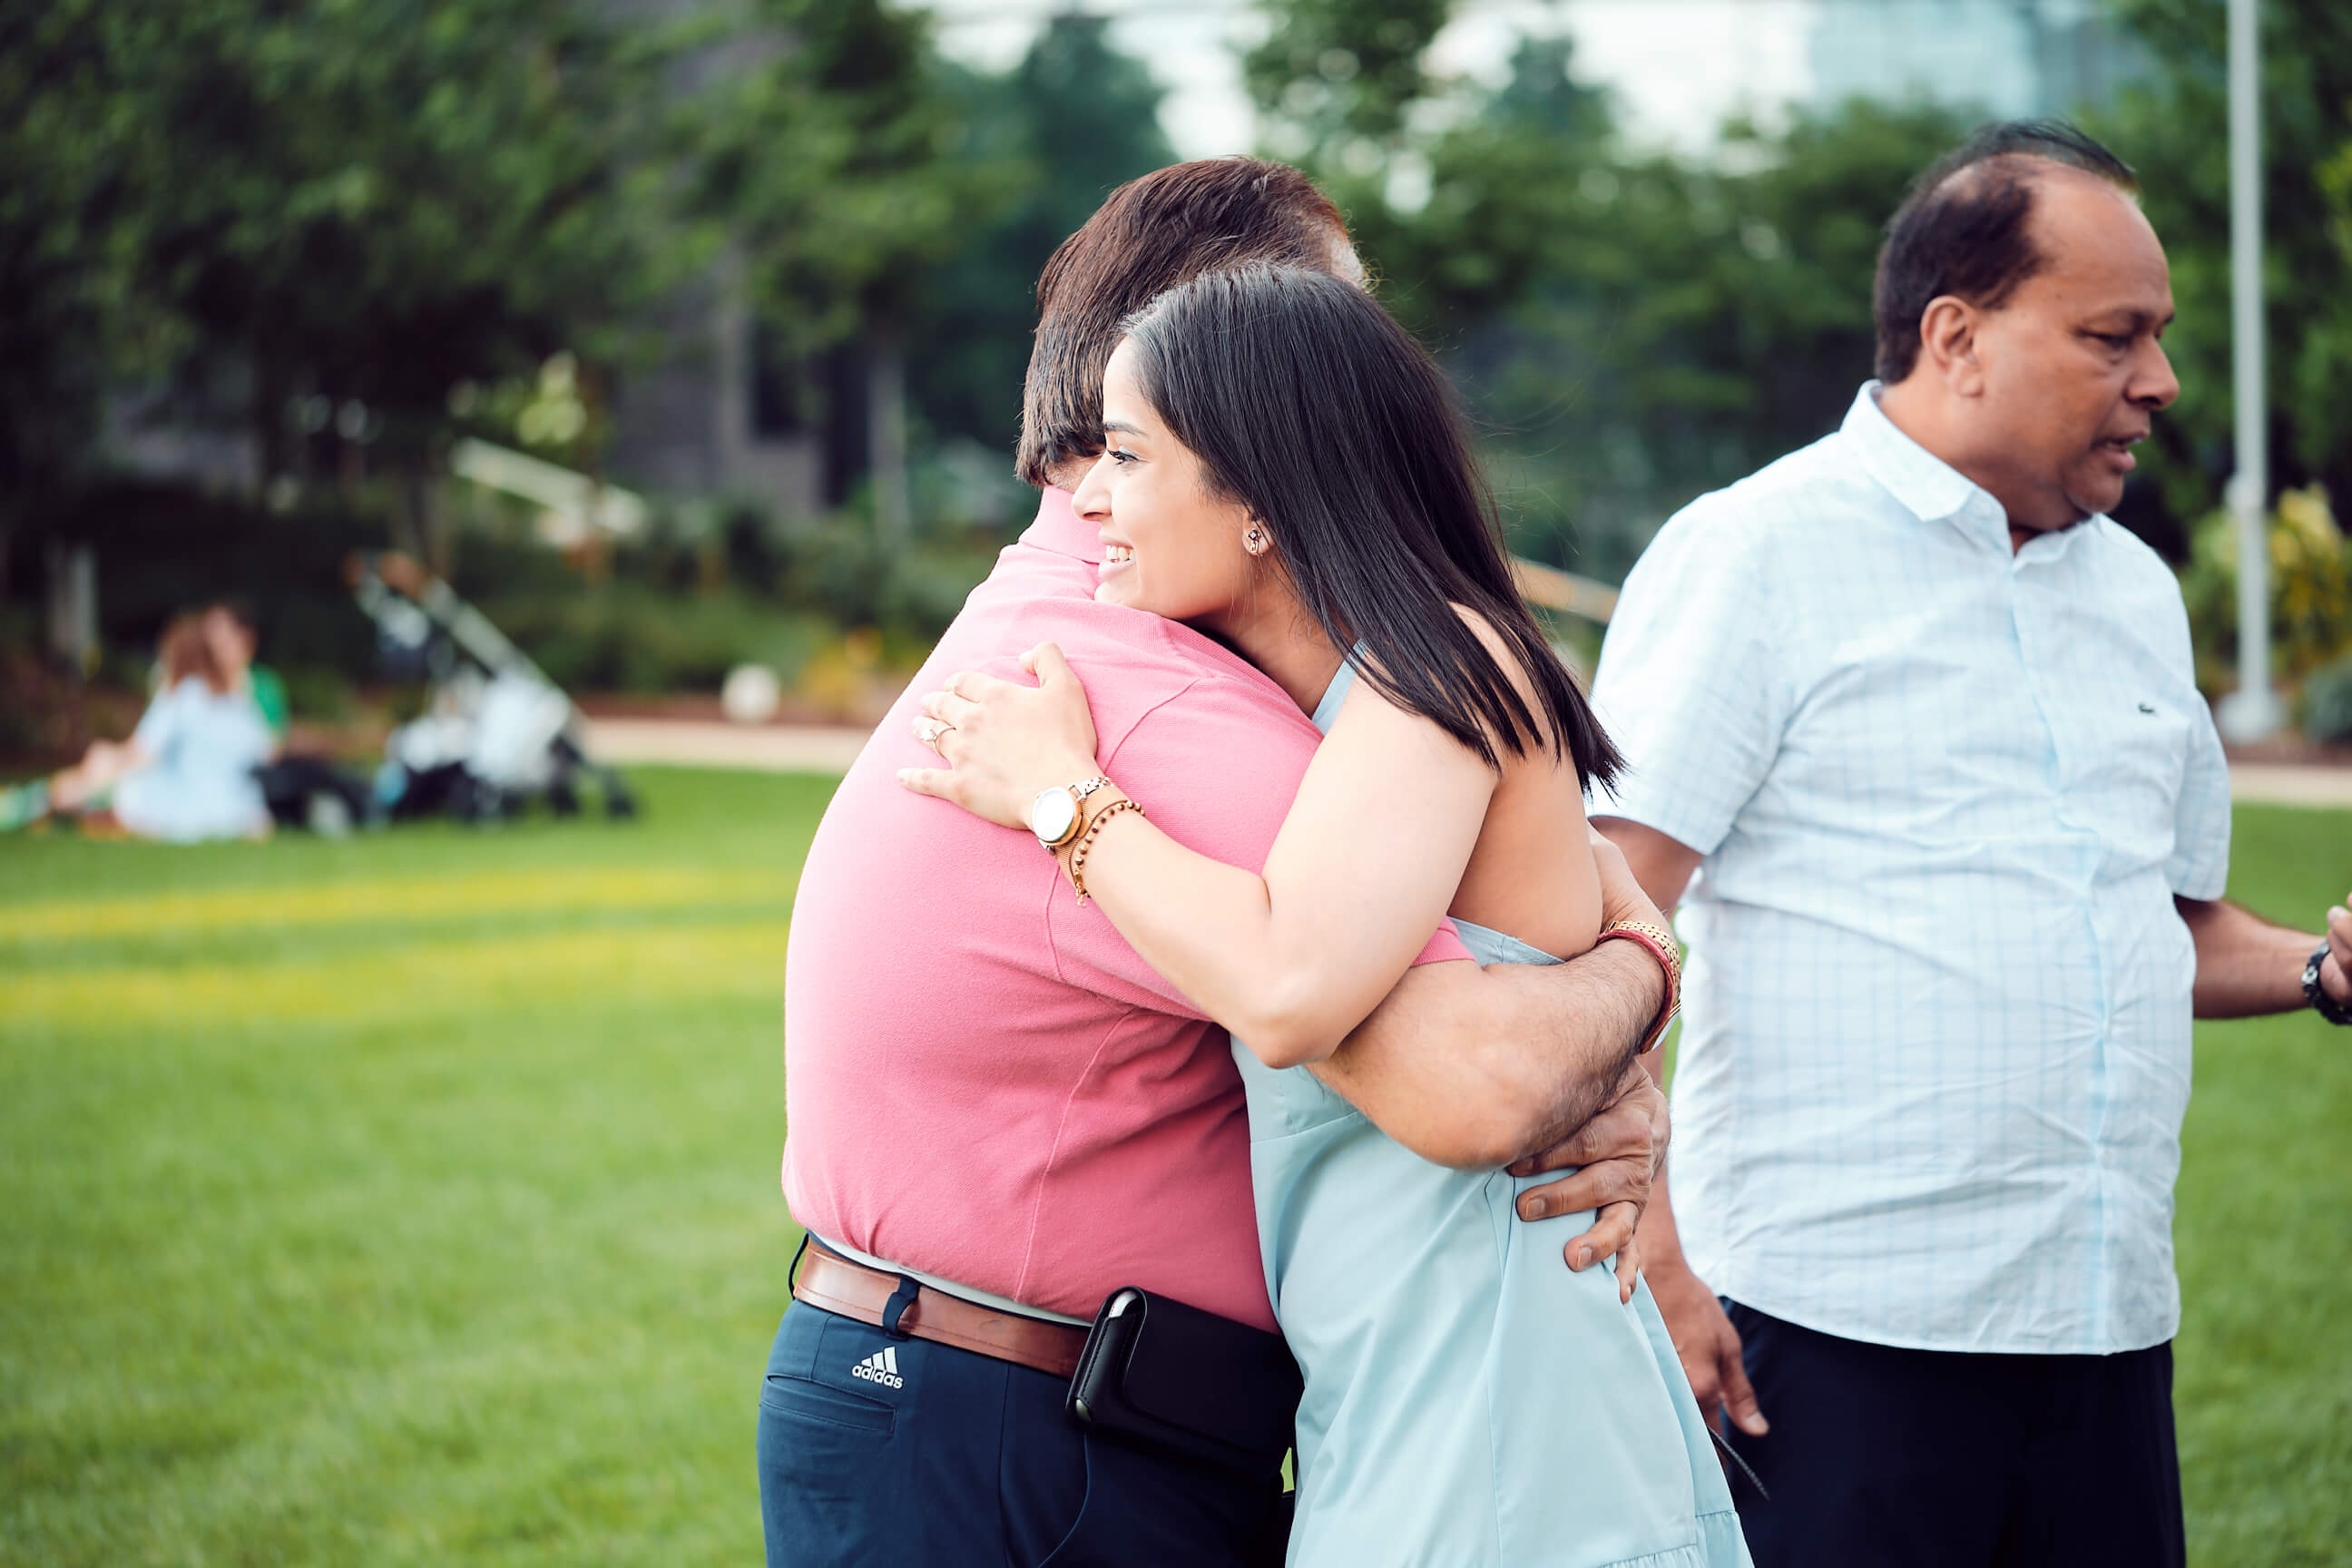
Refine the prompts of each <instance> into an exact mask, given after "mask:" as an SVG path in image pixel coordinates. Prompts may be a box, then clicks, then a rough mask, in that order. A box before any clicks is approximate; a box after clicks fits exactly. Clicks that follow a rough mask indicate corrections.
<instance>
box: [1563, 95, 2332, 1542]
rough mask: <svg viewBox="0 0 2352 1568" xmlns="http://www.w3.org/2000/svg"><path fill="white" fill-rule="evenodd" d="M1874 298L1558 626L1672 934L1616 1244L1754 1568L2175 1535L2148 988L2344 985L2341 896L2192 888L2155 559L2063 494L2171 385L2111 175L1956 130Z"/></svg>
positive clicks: (2184, 1050) (2215, 826)
mask: <svg viewBox="0 0 2352 1568" xmlns="http://www.w3.org/2000/svg"><path fill="white" fill-rule="evenodd" d="M1876 310H1877V322H1878V333H1879V346H1878V374H1879V379H1878V380H1877V381H1875V382H1873V383H1871V384H1868V385H1866V386H1864V388H1863V390H1862V392H1861V393H1860V395H1858V396H1856V398H1855V399H1854V402H1853V409H1852V411H1851V412H1850V413H1849V414H1848V415H1847V416H1846V418H1845V421H1844V424H1843V426H1842V427H1841V428H1840V429H1839V430H1838V431H1837V432H1836V433H1835V434H1834V435H1832V436H1830V437H1827V438H1826V439H1824V440H1822V442H1820V443H1818V444H1816V445H1815V446H1812V447H1808V448H1806V449H1805V450H1803V451H1801V452H1798V453H1795V454H1793V455H1791V456H1790V457H1788V458H1783V459H1781V460H1780V462H1778V463H1775V464H1773V465H1772V466H1771V467H1769V468H1766V469H1764V470H1763V471H1762V472H1760V473H1759V474H1757V475H1755V476H1753V477H1751V478H1750V479H1747V480H1744V481H1742V482H1741V483H1739V484H1738V485H1735V486H1733V487H1732V488H1730V489H1727V490H1723V491H1720V492H1717V493H1716V494H1714V495H1710V496H1706V497H1704V498H1702V499H1701V500H1698V501H1697V502H1696V503H1694V504H1693V505H1692V506H1691V507H1689V508H1688V509H1687V510H1685V511H1684V512H1683V513H1681V514H1680V515H1679V516H1677V517H1675V519H1674V520H1673V521H1670V522H1669V523H1668V524H1667V525H1666V527H1665V528H1664V531H1661V533H1660V534H1659V536H1658V538H1657V541H1656V542H1654V544H1653V545H1652V546H1651V548H1650V550H1649V552H1648V553H1647V554H1645V555H1644V557H1643V560H1642V562H1641V563H1640V565H1639V566H1638V567H1637V568H1636V569H1635V570H1634V572H1633V575H1632V577H1631V578H1630V579H1629V581H1628V582H1627V583H1626V585H1625V591H1624V595H1623V597H1622V601H1621V603H1620V605H1619V607H1618V612H1617V616H1616V619H1615V621H1614V623H1613V624H1612V626H1611V628H1610V633H1609V637H1608V642H1607V645H1606V647H1605V648H1604V649H1603V652H1602V655H1601V667H1600V670H1599V674H1598V678H1597V680H1596V683H1595V691H1596V697H1597V699H1598V703H1599V707H1600V709H1601V713H1602V716H1603V718H1604V720H1605V721H1606V722H1607V723H1608V724H1609V726H1610V729H1611V731H1612V733H1613V734H1614V735H1615V736H1616V738H1617V740H1618V742H1619V744H1620V745H1621V746H1622V748H1623V749H1624V751H1625V752H1626V755H1627V756H1628V757H1629V758H1630V759H1631V760H1632V762H1633V773H1632V777H1631V780H1630V782H1629V783H1628V784H1627V785H1626V786H1625V788H1624V792H1623V794H1622V797H1621V798H1620V799H1619V800H1618V802H1617V803H1616V804H1615V805H1613V806H1609V805H1602V806H1601V808H1600V809H1601V811H1603V812H1613V814H1614V815H1613V816H1599V817H1597V820H1598V822H1599V824H1600V826H1601V828H1602V830H1603V831H1604V832H1607V833H1609V834H1610V835H1611V836H1612V837H1613V838H1615V839H1616V841H1617V842H1618V843H1619V844H1620V845H1621V846H1622V847H1623V848H1624V849H1625V851H1626V854H1627V856H1628V858H1629V859H1630V860H1631V861H1632V863H1633V868H1634V869H1635V872H1636V874H1637V875H1639V876H1640V877H1641V879H1642V880H1643V885H1644V886H1645V887H1646V888H1647V889H1648V890H1649V891H1650V893H1651V895H1652V896H1653V897H1654V899H1656V900H1657V901H1658V903H1659V904H1660V905H1661V906H1662V907H1668V908H1671V907H1672V906H1673V905H1674V904H1675V901H1676V900H1677V899H1679V900H1681V902H1682V906H1683V927H1684V931H1685V935H1686V936H1687V938H1688V940H1689V942H1690V945H1691V970H1690V981H1689V989H1688V993H1687V997H1688V1000H1687V1005H1686V1009H1685V1026H1684V1035H1683V1046H1682V1060H1681V1067H1680V1068H1679V1076H1678V1078H1677V1080H1676V1082H1675V1116H1676V1122H1677V1132H1676V1137H1675V1152H1674V1167H1673V1192H1672V1198H1671V1202H1669V1200H1668V1198H1667V1195H1666V1193H1665V1190H1664V1187H1663V1186H1662V1187H1661V1188H1660V1190H1659V1193H1658V1194H1657V1196H1656V1198H1655V1199H1654V1203H1653V1206H1652V1208H1651V1210H1650V1212H1649V1215H1648V1216H1647V1217H1646V1218H1645V1220H1644V1221H1643V1226H1642V1231H1641V1236H1642V1240H1643V1247H1644V1252H1645V1254H1646V1256H1647V1258H1648V1259H1649V1270H1650V1281H1651V1285H1652V1288H1653V1289H1654V1291H1655V1293H1656V1295H1657V1298H1658V1302H1659V1306H1660V1308H1661V1309H1662V1310H1664V1314H1665V1316H1666V1320H1667V1322H1668V1324H1669V1326H1670V1327H1671V1328H1672V1330H1673V1331H1674V1334H1675V1342H1676V1344H1677V1347H1678V1349H1679V1350H1680V1352H1681V1353H1682V1356H1683V1359H1684V1363H1685V1366H1686V1367H1687V1369H1688V1370H1689V1372H1690V1373H1691V1381H1692V1383H1693V1384H1694V1385H1695V1387H1696V1391H1697V1392H1698V1394H1699V1395H1700V1401H1701V1405H1702V1407H1703V1408H1706V1409H1707V1410H1708V1411H1709V1412H1710V1413H1712V1412H1713V1410H1714V1409H1715V1408H1716V1402H1717V1400H1718V1399H1720V1400H1721V1401H1722V1403H1723V1404H1724V1405H1727V1407H1728V1409H1729V1412H1730V1414H1731V1416H1732V1419H1733V1421H1734V1423H1735V1425H1736V1426H1738V1428H1739V1434H1740V1435H1739V1436H1738V1446H1739V1447H1740V1448H1741V1450H1742V1451H1743V1453H1744V1454H1745V1455H1746V1457H1747V1458H1748V1459H1749V1460H1750V1461H1751V1462H1752V1463H1753V1465H1754V1467H1755V1468H1756V1470H1757V1471H1758V1472H1759V1477H1760V1479H1761V1481H1762V1485H1763V1489H1764V1491H1765V1492H1769V1500H1767V1499H1766V1497H1765V1496H1764V1495H1763V1492H1759V1491H1756V1490H1754V1489H1744V1488H1743V1489H1742V1497H1741V1510H1740V1511H1741V1517H1742V1521H1743V1522H1744V1524H1745V1525H1746V1528H1747V1531H1748V1540H1749V1542H1750V1544H1751V1546H1752V1547H1753V1550H1754V1552H1755V1555H1756V1561H1757V1563H1759V1568H1774V1565H1778V1564H1797V1563H1805V1564H1826V1563H1854V1564H1863V1563H1871V1564H1876V1563H1890V1564H1891V1563H1901V1564H1906V1565H1913V1568H1916V1565H1939V1564H1949V1565H1952V1568H1979V1565H1988V1564H1994V1563H2001V1564H2010V1563H2051V1564H2056V1563H2093V1562H2097V1563H2135V1564H2161V1563H2179V1562H2181V1561H2182V1559H2183V1546H2182V1525H2181V1510H2180V1492H2179V1461H2178V1458H2177V1457H2176V1454H2175V1450H2174V1442H2173V1429H2172V1412H2171V1340H2172V1337H2173V1334H2174V1332H2175V1331H2176V1330H2177V1328H2178V1325H2179V1315H2180V1310H2179V1286H2178V1284H2177V1282H2176V1280H2175V1279H2174V1274H2173V1261H2172V1239H2171V1222H2172V1186H2173V1179H2174V1176H2175V1174H2176V1173H2177V1172H2178V1170H2179V1159H2180V1148H2179V1131H2180V1123H2181V1117H2182V1114H2183V1112H2184V1110H2186V1108H2187V1105H2188V1100H2189V1021H2190V1017H2191V1016H2192V1013H2193V1014H2194V1015H2195V1016H2200V1017H2232V1016H2246V1015H2251V1014H2257V1013H2272V1012H2281V1011H2284V1010H2287V1009H2290V1008H2295V1007H2302V1006H2306V1005H2311V1006H2316V1007H2317V1008H2318V1009H2319V1010H2320V1011H2321V1012H2322V1014H2323V1015H2325V1016H2328V1017H2330V1018H2331V1019H2332V1020H2333V1021H2335V1022H2337V1023H2342V1022H2345V1021H2346V1020H2347V1017H2348V1016H2352V1014H2347V1012H2346V1011H2345V1007H2346V1005H2347V1003H2352V984H2347V966H2352V915H2347V912H2346V911H2345V910H2342V909H2337V910H2332V911H2330V913H2329V916H2328V923H2329V930H2330V935H2329V937H2328V939H2327V940H2326V941H2325V942H2323V941H2321V940H2320V939H2319V938H2317V937H2315V936H2314V935H2310V934H2306V933H2304V932H2300V931H2287V930H2282V929H2280V928H2278V927H2274V926H2272V925H2269V924H2267V923H2265V922H2263V921H2260V920H2258V919H2256V918H2255V917H2254V916H2252V915H2251V914H2249V913H2247V912H2246V911H2244V910H2240V909H2238V908H2237V907H2235V906H2233V905H2231V904H2228V903H2225V902H2222V901H2221V892H2222V888H2223V884H2224V882H2225V880H2226V878H2227V873H2228V869H2229V839H2230V800H2229V777H2228V771H2227V767H2226V765H2225V763H2224V762H2223V759H2222V755H2221V743H2220V742H2219V740H2218V739H2217V737H2216V736H2215V734H2214V731H2213V724H2212V721H2211V719H2210V716H2209V714H2208V713H2207V711H2206V708H2205V704H2204V701H2203V700H2202V699H2200V697H2199V695H2198V692H2197V689H2196V686H2195V684H2194V683H2193V680H2192V679H2191V677H2192V671H2191V668H2190V658H2189V628H2188V624H2187V619H2186V616H2184V614H2183V611H2182V607H2181V603H2180V596H2179V589H2178V587H2177V586H2176V584H2174V581H2173V578H2172V575H2171V574H2170V573H2169V572H2168V570H2167V569H2166V568H2165V566H2164V564H2163V563H2162V562H2161V561H2159V560H2158V558H2157V557H2156V556H2155V554H2154V553H2152V552H2150V551H2149V550H2148V549H2147V547H2146V546H2145V545H2143V544H2141V543H2140V542H2138V541H2137V540H2136V539H2134V538H2133V537H2132V536H2131V535H2130V534H2129V533H2127V532H2126V531H2124V530H2123V529H2121V528H2119V527H2117V526H2116V524H2115V523H2114V522H2113V521H2110V520H2109V519H2108V518H2107V517H2106V516H2105V512H2106V510H2108V509H2109V508H2111V507H2112V506H2114V505H2115V503H2116V500H2118V499H2119V498H2120V497H2121V495H2122V493H2123V487H2124V479H2125V475H2126V473H2128V472H2129V471H2130V469H2131V468H2132V467H2133V458H2132V453H2131V447H2132V446H2133V444H2134V443H2136V442H2137V441H2138V440H2139V439H2141V438H2143V437H2146V436H2147V434H2148V428H2149V420H2150V418H2151V416H2153V415H2154V414H2155V412H2156V411H2157V410H2158V409H2160V408H2162V407H2164V406H2165V405H2168V404H2169V403H2170V402H2171V401H2172V400H2173V398H2174V396H2175V395H2177V394H2178V392H2179V384H2178V383H2177V382H2176V381H2175V380H2174V379H2173V375H2172V371H2171V368H2170V366H2169V365H2168V363H2167V362H2166V359H2165V354H2164V351H2163V349H2162V348H2161V347H2160V346H2159V345H2158V339H2159V338H2160V337H2161V335H2162V333H2163V331H2164V329H2165V326H2166V324H2167V323H2168V322H2169V321H2170V320H2171V318H2172V297H2171V289H2170V283H2169V279H2168V273H2167V268H2166V263H2165V258H2164V251H2163V248H2162V247H2161V246H2160V245H2159V244H2158V241H2157V237H2156V235H2155V233H2154V232H2153V231H2152V230H2151V229H2150V228H2149V226H2148V224H2147V219H2146V218H2145V217H2144V216H2141V213H2140V210H2139V207H2138V205H2137V202H2136V201H2135V199H2134V197H2133V195H2132V184H2131V175H2130V171H2129V170H2128V169H2126V167H2125V166H2124V165H2123V164H2122V163H2119V162H2118V161H2117V160H2116V159H2115V158H2114V156H2113V155H2112V154H2110V153H2107V152H2106V151H2105V149H2103V148H2100V147H2099V146H2097V145H2096V144H2095V143H2094V142H2090V141H2089V140H2088V139H2087V138H2084V137H2083V136H2082V135H2081V134H2080V133H2079V132H2073V131H2071V130H2070V129H2068V128H2066V127H2063V126H2057V125H2049V124H2012V125H2004V126H1995V127H1989V128H1988V129H1987V130H1985V131H1984V132H1979V134H1978V136H1977V137H1976V138H1975V139H1974V140H1972V141H1971V142H1969V144H1968V145H1967V146H1965V147H1963V148H1961V149H1959V150H1958V152H1956V153H1953V154H1951V155H1950V156H1949V157H1948V158H1946V159H1945V160H1944V161H1942V162H1941V163H1938V164H1937V166H1936V167H1934V168H1932V169H1930V170H1929V171H1927V174H1925V175H1924V176H1923V177H1922V179H1921V181H1920V182H1919V184H1917V185H1916V187H1915V189H1914V192H1913V194H1912V195H1911V197H1910V199H1909V200H1908V201H1906V204H1905V205H1904V206H1903V208H1902V210H1901V211H1900V212H1898V213H1897V214H1896V216H1895V219H1894V221H1893V223H1892V224H1891V225H1890V226H1889V230H1888V239H1887V244H1886V247H1885V252H1884V254H1883V255H1882V257H1881V259H1880V263H1879V276H1878V281H1877V289H1876ZM1695 871H1696V874H1697V876H1696V881H1695V882H1694V881H1693V880H1692V877H1693V873H1694V872H1695ZM2306 972H2308V973H2309V975H2310V978H2309V979H2308V980H2307V981H2306V979H2305V973H2306ZM1702 1281H1704V1283H1702ZM1718 1293H1719V1294H1720V1297H1721V1298H1722V1300H1721V1302H1720V1303H1719V1302H1718V1300H1717V1296H1718ZM1751 1384H1752V1386H1751ZM1767 1415H1769V1427H1768V1426H1767V1422H1766V1416H1767Z"/></svg>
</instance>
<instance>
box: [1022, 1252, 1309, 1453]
mask: <svg viewBox="0 0 2352 1568" xmlns="http://www.w3.org/2000/svg"><path fill="white" fill-rule="evenodd" d="M1305 1387H1306V1383H1305V1380H1304V1379H1303V1378H1302V1377H1300V1375H1299V1372H1298V1363H1297V1362H1295V1361H1293V1360H1292V1359H1291V1356H1290V1347H1289V1346H1287V1345H1286V1344H1284V1343H1283V1342H1282V1336H1281V1335H1279V1334H1270V1333H1268V1332H1266V1331H1265V1330H1263V1329H1254V1328H1252V1327H1250V1325H1248V1324H1247V1323H1237V1322H1234V1321H1233V1320H1232V1319H1230V1318H1221V1317H1219V1316H1218V1315H1217V1314H1216V1313H1214V1312H1209V1311H1203V1310H1202V1309H1200V1308H1198V1307H1195V1306H1192V1305H1190V1304H1188V1303H1186V1302H1183V1301H1179V1300H1176V1299H1174V1298H1173V1297H1171V1296H1161V1295H1158V1294H1156V1293H1154V1292H1152V1291H1150V1290H1142V1289H1136V1288H1135V1287H1133V1286H1129V1287H1127V1288H1125V1289H1118V1290H1114V1291H1112V1292H1111V1293H1110V1296H1109V1297H1108V1299H1107V1300H1105V1301H1104V1302H1103V1305H1102V1310H1101V1311H1099V1312H1097V1313H1096V1314H1095V1321H1094V1327H1093V1329H1092V1330H1091V1331H1088V1333H1087V1343H1086V1349H1085V1350H1084V1351H1082V1352H1080V1353H1079V1356H1078V1370H1077V1371H1076V1373H1074V1374H1073V1375H1072V1376H1071V1378H1070V1392H1069V1395H1068V1397H1067V1399H1066V1402H1065V1405H1064V1408H1065V1409H1066V1410H1067V1412H1068V1413H1069V1415H1070V1418H1071V1419H1072V1420H1073V1421H1076V1423H1077V1424H1078V1425H1080V1426H1086V1427H1088V1428H1090V1429H1093V1430H1095V1431H1099V1432H1105V1433H1109V1434H1112V1435H1114V1436H1120V1437H1125V1438H1129V1439H1131V1440H1134V1441H1137V1442H1140V1443H1144V1444H1147V1445H1150V1446H1151V1447H1160V1448H1165V1449H1169V1450H1171V1451H1173V1452H1175V1453H1178V1454H1181V1455H1183V1456H1184V1457H1186V1458H1192V1459H1197V1460H1200V1461H1202V1463H1205V1464H1212V1465H1219V1466H1223V1467H1226V1468H1234V1469H1240V1470H1244V1471H1272V1470H1274V1469H1276V1468H1279V1467H1280V1466H1281V1464H1282V1456H1283V1455H1284V1454H1285V1453H1286V1452H1287V1451H1288V1449H1289V1447H1290V1437H1291V1430H1292V1427H1293V1425H1294V1424H1295V1423H1296V1421H1297V1415H1298V1396H1299V1394H1301V1393H1302V1392H1303V1391H1304V1389H1305Z"/></svg>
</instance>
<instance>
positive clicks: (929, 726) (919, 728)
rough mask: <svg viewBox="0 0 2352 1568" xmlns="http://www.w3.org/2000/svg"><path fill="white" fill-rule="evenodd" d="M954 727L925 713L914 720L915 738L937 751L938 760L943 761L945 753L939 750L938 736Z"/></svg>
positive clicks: (945, 758) (945, 756)
mask: <svg viewBox="0 0 2352 1568" xmlns="http://www.w3.org/2000/svg"><path fill="white" fill-rule="evenodd" d="M954 728H955V726H954V725H952V724H949V723H944V722H942V721H940V720H937V719H933V718H930V717H929V716H928V715H927V716H925V717H923V718H920V719H918V720H916V721H915V739H917V740H918V741H920V742H922V743H923V744H925V745H926V746H929V748H930V749H931V750H932V751H934V752H939V756H940V761H941V762H945V761H947V753H946V752H940V736H942V735H944V734H946V733H947V732H948V731H950V730H952V729H954Z"/></svg>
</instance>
